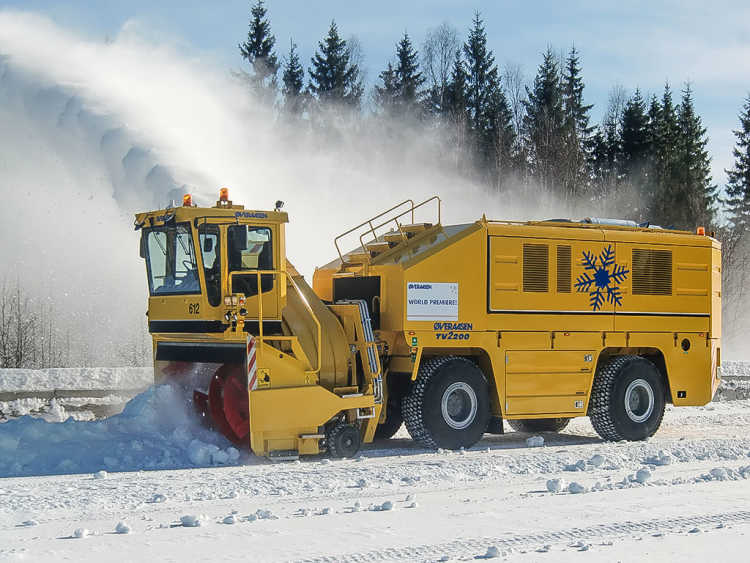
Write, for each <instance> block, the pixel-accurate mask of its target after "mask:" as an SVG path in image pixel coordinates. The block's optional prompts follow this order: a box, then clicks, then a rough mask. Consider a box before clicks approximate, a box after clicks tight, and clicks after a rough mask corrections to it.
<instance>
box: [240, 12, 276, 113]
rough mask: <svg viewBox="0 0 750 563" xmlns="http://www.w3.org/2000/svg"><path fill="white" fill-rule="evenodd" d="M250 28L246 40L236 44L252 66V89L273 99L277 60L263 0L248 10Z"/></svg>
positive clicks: (274, 41)
mask: <svg viewBox="0 0 750 563" xmlns="http://www.w3.org/2000/svg"><path fill="white" fill-rule="evenodd" d="M250 14H251V16H252V17H251V19H250V30H249V31H248V33H247V40H246V41H245V42H244V43H240V44H239V45H238V47H239V49H240V54H241V55H242V58H244V59H245V60H246V61H247V62H248V63H250V67H251V68H252V71H253V73H252V74H251V75H250V81H251V82H250V83H251V86H252V87H253V89H254V90H255V91H256V92H258V93H260V94H261V96H262V97H263V98H265V99H266V100H268V99H271V100H272V99H273V96H274V95H275V92H276V74H277V73H278V71H279V62H278V60H277V58H276V53H274V51H273V47H274V45H275V44H276V38H275V37H274V36H273V34H272V33H271V23H270V22H269V21H268V18H267V17H266V7H265V6H264V3H263V0H258V1H257V2H256V3H255V4H254V5H253V7H252V8H251V10H250Z"/></svg>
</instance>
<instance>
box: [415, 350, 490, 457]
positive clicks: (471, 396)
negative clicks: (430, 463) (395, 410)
mask: <svg viewBox="0 0 750 563" xmlns="http://www.w3.org/2000/svg"><path fill="white" fill-rule="evenodd" d="M401 412H402V413H403V416H404V423H405V424H406V429H407V430H408V431H409V434H410V435H411V437H412V439H414V440H415V441H416V442H419V443H420V444H422V445H423V446H426V447H428V448H433V449H437V448H445V449H451V450H456V449H459V448H468V447H470V446H473V445H474V444H476V443H477V442H478V441H479V440H480V439H481V437H482V435H483V434H484V431H485V430H486V428H487V423H488V422H489V419H490V400H489V391H488V385H487V380H486V379H485V377H484V374H483V373H482V370H480V369H479V367H478V366H477V365H476V364H475V363H474V362H472V361H471V360H469V359H467V358H462V357H459V356H443V357H438V358H432V359H430V360H428V361H426V362H425V363H424V364H422V365H421V366H420V368H419V375H418V376H417V380H416V381H415V382H414V384H413V385H412V387H411V390H410V391H409V393H408V394H406V395H405V396H404V399H403V401H402V403H401Z"/></svg>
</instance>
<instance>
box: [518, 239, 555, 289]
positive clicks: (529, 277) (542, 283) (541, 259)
mask: <svg viewBox="0 0 750 563" xmlns="http://www.w3.org/2000/svg"><path fill="white" fill-rule="evenodd" d="M523 290H524V291H549V248H548V247H547V245H546V244H524V245H523Z"/></svg>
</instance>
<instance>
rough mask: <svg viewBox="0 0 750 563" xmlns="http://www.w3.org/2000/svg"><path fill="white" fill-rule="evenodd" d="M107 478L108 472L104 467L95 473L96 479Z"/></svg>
mask: <svg viewBox="0 0 750 563" xmlns="http://www.w3.org/2000/svg"><path fill="white" fill-rule="evenodd" d="M106 478H107V472H106V471H104V470H103V469H102V470H101V471H97V472H96V473H94V479H106Z"/></svg>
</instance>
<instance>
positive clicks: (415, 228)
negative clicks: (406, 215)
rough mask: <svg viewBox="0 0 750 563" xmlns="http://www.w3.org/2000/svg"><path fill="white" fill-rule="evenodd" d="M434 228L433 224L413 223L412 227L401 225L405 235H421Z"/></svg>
mask: <svg viewBox="0 0 750 563" xmlns="http://www.w3.org/2000/svg"><path fill="white" fill-rule="evenodd" d="M430 227H432V223H413V224H411V225H401V230H402V231H404V232H405V233H407V234H408V233H421V232H422V231H426V230H427V229H429V228H430Z"/></svg>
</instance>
